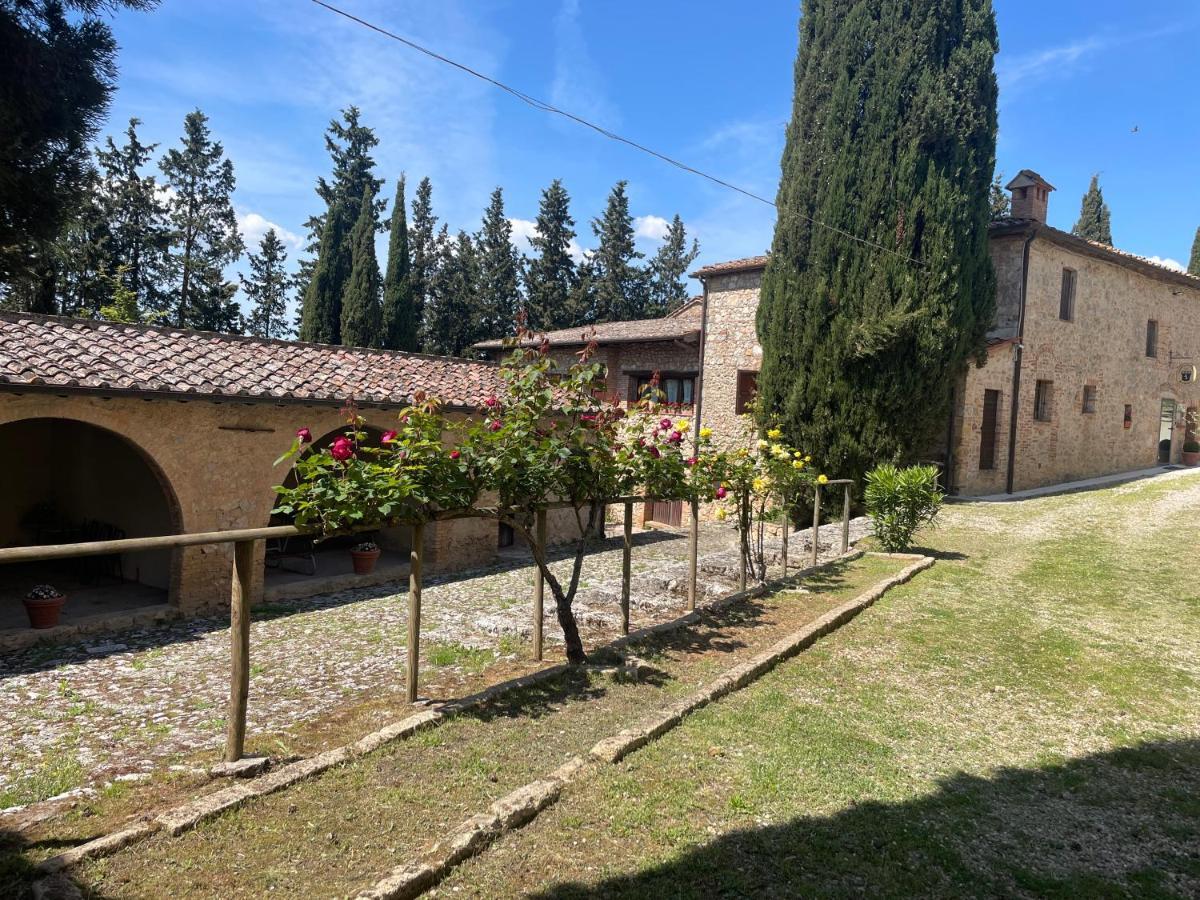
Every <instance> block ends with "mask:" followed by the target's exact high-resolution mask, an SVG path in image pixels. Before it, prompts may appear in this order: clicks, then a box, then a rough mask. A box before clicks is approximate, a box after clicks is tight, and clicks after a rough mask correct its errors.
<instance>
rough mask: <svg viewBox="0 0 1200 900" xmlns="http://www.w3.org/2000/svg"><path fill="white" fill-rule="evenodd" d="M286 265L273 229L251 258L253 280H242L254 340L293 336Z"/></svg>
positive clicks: (245, 278) (285, 258)
mask: <svg viewBox="0 0 1200 900" xmlns="http://www.w3.org/2000/svg"><path fill="white" fill-rule="evenodd" d="M286 264H287V250H286V249H285V248H284V246H283V241H281V240H280V239H279V235H278V234H276V233H275V229H274V228H271V229H268V231H267V233H266V234H265V235H263V239H262V241H261V242H260V243H259V245H258V253H251V254H250V257H249V265H250V277H249V278H247V277H246V276H245V275H242V276H240V278H241V281H242V290H243V291H245V293H246V299H248V300H249V301H250V315H249V316H248V317H247V319H246V331H247V332H248V333H250V334H252V335H254V336H255V337H261V338H286V337H290V336H291V334H292V329H291V326H290V325H289V324H288V321H287V300H288V293H289V292H290V291H291V287H292V277H291V276H290V275H288V273H287V271H286V268H285V266H286Z"/></svg>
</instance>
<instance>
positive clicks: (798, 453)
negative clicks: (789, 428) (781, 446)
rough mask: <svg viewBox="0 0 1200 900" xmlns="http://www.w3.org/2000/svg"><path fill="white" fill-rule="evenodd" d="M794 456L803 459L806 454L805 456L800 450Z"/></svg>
mask: <svg viewBox="0 0 1200 900" xmlns="http://www.w3.org/2000/svg"><path fill="white" fill-rule="evenodd" d="M792 456H794V457H796V459H803V458H804V454H803V453H801V452H800V451H799V450H797V451H796V452H795V453H793V454H792Z"/></svg>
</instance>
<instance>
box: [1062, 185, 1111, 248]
mask: <svg viewBox="0 0 1200 900" xmlns="http://www.w3.org/2000/svg"><path fill="white" fill-rule="evenodd" d="M1071 234H1077V235H1079V237H1081V238H1085V239H1086V240H1089V241H1099V242H1100V243H1101V244H1108V246H1110V247H1111V246H1112V242H1113V239H1112V224H1111V222H1110V218H1109V213H1108V204H1107V203H1105V202H1104V194H1103V193H1102V192H1101V191H1100V176H1099V175H1093V176H1092V183H1091V185H1089V187H1088V189H1087V193H1086V194H1084V195H1083V203H1082V205H1081V206H1080V209H1079V221H1078V222H1076V223H1075V227H1074V228H1072V229H1071Z"/></svg>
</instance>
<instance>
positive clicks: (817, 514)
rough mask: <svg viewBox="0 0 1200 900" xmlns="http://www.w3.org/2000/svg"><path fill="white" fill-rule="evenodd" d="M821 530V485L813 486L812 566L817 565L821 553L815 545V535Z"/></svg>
mask: <svg viewBox="0 0 1200 900" xmlns="http://www.w3.org/2000/svg"><path fill="white" fill-rule="evenodd" d="M820 529H821V485H820V483H819V482H818V483H817V484H814V485H813V530H812V564H813V565H814V566H815V565H816V564H817V555H818V554H819V553H820V552H821V551H820V547H819V546H818V544H817V534H818V533H819V531H820Z"/></svg>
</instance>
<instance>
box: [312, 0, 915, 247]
mask: <svg viewBox="0 0 1200 900" xmlns="http://www.w3.org/2000/svg"><path fill="white" fill-rule="evenodd" d="M311 2H312V3H315V4H316V5H317V6H320V7H322V8H324V9H327V10H328V11H329V12H331V13H334V14H335V15H339V16H341V17H342V18H344V19H348V20H349V21H351V22H354V23H356V24H358V25H361V26H362V27H363V28H366V29H369V30H370V31H374V32H376V33H377V34H380V35H383V36H384V37H386V38H390V39H391V40H393V41H397V42H399V43H401V44H403V45H404V46H406V47H409V48H410V49H413V50H416V51H417V52H418V53H423V54H425V55H426V56H428V57H430V58H431V59H436V60H437V61H438V62H442V63H445V64H446V65H448V66H453V67H454V68H456V69H458V70H460V71H462V72H466V73H467V74H468V75H471V76H473V77H475V78H478V79H479V80H481V81H485V82H487V83H488V84H490V85H492V86H493V87H497V88H499V89H500V90H502V91H504V92H505V93H506V94H511V95H512V96H513V97H516V98H517V99H518V100H520V101H521V102H522V103H525V104H528V105H529V106H532V107H533V108H534V109H538V110H541V111H542V112H547V113H551V114H553V115H556V116H562V117H563V118H565V119H569V120H570V121H572V122H575V123H576V124H578V125H582V126H583V127H584V128H590V129H591V130H592V131H595V132H596V133H598V134H600V135H603V136H604V137H606V138H608V139H609V140H613V141H617V142H618V143H621V144H625V145H626V146H629V147H632V148H633V149H635V150H638V151H640V152H642V153H646V154H648V155H650V156H653V157H655V158H656V159H659V160H661V161H662V162H665V163H667V164H668V165H672V166H675V167H676V168H677V169H682V170H683V171H684V172H689V173H691V174H692V175H697V176H699V177H700V178H704V179H706V180H708V181H711V182H712V183H713V184H718V185H720V186H721V187H723V188H727V189H729V190H731V191H736V192H737V193H739V194H742V195H744V196H746V197H749V198H750V199H751V200H757V201H758V202H759V203H765V204H766V205H767V206H770V207H772V208H773V209H775V211H776V212H777V213H778V212H779V205H778V204H776V203H775V202H774V201H772V200H768V199H767V198H766V197H763V196H761V195H760V194H756V193H754V192H753V191H749V190H746V188H743V187H738V186H737V185H736V184H731V183H730V182H728V181H725V180H724V179H721V178H718V177H717V176H716V175H710V174H709V173H708V172H704V171H701V170H700V169H697V168H696V167H695V166H690V165H688V164H687V163H685V162H681V161H680V160H677V159H674V158H672V157H670V156H667V155H666V154H665V153H659V152H658V151H657V150H655V149H653V148H652V147H647V146H645V145H644V144H639V143H638V142H637V141H635V140H632V139H631V138H627V137H624V136H623V135H620V134H617V133H616V132H613V131H609V130H608V129H607V128H604V127H602V126H600V125H597V124H596V123H595V122H590V121H588V120H587V119H585V118H583V117H582V116H577V115H575V114H574V113H572V112H569V111H568V110H565V109H560V108H559V107H557V106H554V105H552V104H550V103H547V102H545V101H544V100H539V99H538V98H536V97H532V96H530V95H529V94H526V93H525V92H524V91H521V90H518V89H517V88H515V87H512V86H511V85H507V84H505V83H504V82H503V81H498V80H497V79H495V78H492V77H491V76H490V75H486V74H484V73H483V72H480V71H478V70H476V69H472V68H471V67H470V66H468V65H465V64H463V63H460V62H457V61H456V60H453V59H450V58H449V57H448V56H443V55H442V54H440V53H438V52H436V51H434V50H430V49H429V48H428V47H424V46H422V45H421V44H418V43H417V42H416V41H412V40H409V39H408V38H406V37H403V36H401V35H398V34H396V33H395V32H393V31H388V30H387V29H386V28H383V27H381V26H379V25H376V24H374V23H373V22H368V21H367V20H366V19H362V18H359V17H358V16H356V15H354V14H353V13H349V12H346V11H345V10H344V9H339V8H338V7H336V6H333V5H332V4H329V3H326V2H325V0H311ZM788 215H793V216H796V217H797V218H800V219H803V220H804V221H806V222H808V223H810V224H812V225H814V226H816V227H818V228H824V229H826V230H827V231H831V232H833V233H834V234H837V235H840V236H842V237H844V238H846V239H847V240H851V241H854V242H856V243H859V244H862V245H863V246H864V247H870V248H872V249H874V250H882V251H883V252H884V253H890V254H891V255H892V256H897V257H899V258H900V259H903V260H905V261H907V262H910V263H912V264H913V265H915V266H922V263H921V262H920V261H919V260H916V259H913V258H912V257H911V256H908V255H907V254H904V253H901V252H899V251H898V250H893V249H892V248H890V247H885V246H884V245H883V244H878V243H876V242H875V241H871V240H868V239H867V238H862V237H859V236H858V235H856V234H851V233H850V232H848V231H844V230H843V229H841V228H838V227H837V226H835V225H828V224H826V223H825V222H822V221H820V220H819V219H814V218H813V217H812V216H807V215H805V214H804V213H801V212H795V211H789V212H788Z"/></svg>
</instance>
